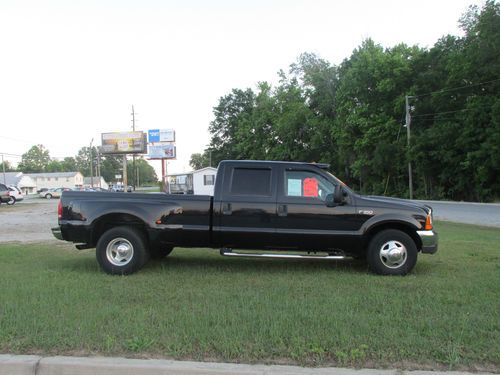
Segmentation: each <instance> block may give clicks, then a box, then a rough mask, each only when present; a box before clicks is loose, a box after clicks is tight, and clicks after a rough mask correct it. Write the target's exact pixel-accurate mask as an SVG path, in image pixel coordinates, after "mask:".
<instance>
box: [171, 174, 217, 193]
mask: <svg viewBox="0 0 500 375" xmlns="http://www.w3.org/2000/svg"><path fill="white" fill-rule="evenodd" d="M216 174H217V168H213V167H206V168H202V169H198V170H196V171H192V172H187V173H176V174H170V175H168V176H167V181H168V188H169V192H170V193H171V194H196V195H214V185H215V176H216Z"/></svg>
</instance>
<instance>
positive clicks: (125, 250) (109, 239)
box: [96, 226, 149, 275]
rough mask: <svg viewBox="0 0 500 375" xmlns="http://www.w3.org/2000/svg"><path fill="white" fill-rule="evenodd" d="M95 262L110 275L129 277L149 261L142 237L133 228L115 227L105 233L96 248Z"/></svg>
mask: <svg viewBox="0 0 500 375" xmlns="http://www.w3.org/2000/svg"><path fill="white" fill-rule="evenodd" d="M96 258H97V262H98V263H99V265H100V266H101V268H102V269H103V270H104V272H106V273H109V274H111V275H129V274H131V273H134V272H136V271H138V270H139V269H140V268H141V267H142V266H143V265H144V264H146V262H147V261H148V260H149V252H148V249H147V247H146V241H145V239H144V235H143V234H142V233H141V232H140V231H139V230H137V229H136V228H133V227H127V226H122V227H115V228H111V229H109V230H108V231H106V232H105V233H104V234H103V235H102V236H101V238H99V241H98V242H97V246H96Z"/></svg>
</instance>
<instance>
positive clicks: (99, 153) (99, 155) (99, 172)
mask: <svg viewBox="0 0 500 375" xmlns="http://www.w3.org/2000/svg"><path fill="white" fill-rule="evenodd" d="M97 177H98V178H99V189H100V188H101V180H102V177H101V148H100V147H99V146H98V147H97Z"/></svg>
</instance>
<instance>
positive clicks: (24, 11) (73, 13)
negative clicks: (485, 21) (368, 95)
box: [0, 0, 484, 177]
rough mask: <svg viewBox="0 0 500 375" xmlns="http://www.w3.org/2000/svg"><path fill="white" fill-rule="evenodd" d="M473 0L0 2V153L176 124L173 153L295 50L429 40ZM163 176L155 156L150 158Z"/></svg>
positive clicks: (328, 54)
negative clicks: (229, 99)
mask: <svg viewBox="0 0 500 375" xmlns="http://www.w3.org/2000/svg"><path fill="white" fill-rule="evenodd" d="M472 4H476V5H479V6H482V5H483V4H484V0H483V1H479V0H420V1H414V0H410V1H409V0H399V1H398V0H393V1H390V0H377V1H373V0H372V1H370V0H350V1H346V0H344V1H337V0H329V1H327V0H309V1H307V0H288V1H286V0H267V1H266V0H249V1H236V0H233V1H230V0H212V1H201V0H185V1H167V0H165V1H159V0H158V1H154V0H140V1H139V0H137V1H132V0H128V1H127V0H121V1H118V0H115V1H112V0H94V1H93V0H72V1H67V0H61V1H44V0H35V1H24V0H0V154H1V153H4V154H9V155H4V158H5V159H6V160H9V161H11V162H12V163H14V164H16V163H17V162H19V161H20V157H19V156H16V155H22V154H23V153H25V152H26V151H28V150H29V148H30V147H31V146H32V145H34V144H43V145H44V146H45V147H46V148H47V149H48V150H49V152H50V155H51V156H52V157H54V158H63V157H65V156H75V155H76V154H77V152H78V150H79V149H80V148H81V147H83V146H88V145H89V144H90V142H91V140H92V139H93V140H94V141H93V142H94V143H93V144H94V145H100V144H101V133H105V132H123V131H129V130H131V129H132V116H131V110H132V105H133V106H134V108H135V112H136V128H137V129H138V130H143V131H146V132H147V130H148V129H174V130H175V131H176V146H177V160H172V161H169V162H168V172H169V173H180V172H185V171H187V170H189V169H190V167H189V158H190V156H191V154H192V153H195V152H202V151H203V150H204V148H205V147H206V146H207V145H208V143H209V142H210V135H209V133H208V126H209V123H210V121H211V120H212V119H213V113H212V109H213V107H215V106H216V105H217V103H218V100H219V98H220V97H221V96H224V95H226V94H228V93H229V92H230V91H231V89H233V88H242V89H244V88H247V87H249V88H252V89H255V88H256V86H257V83H258V82H261V81H268V82H271V83H276V82H277V78H278V77H277V72H278V71H279V70H280V69H283V70H285V71H287V70H288V68H289V66H290V64H292V63H294V62H295V61H296V60H297V58H298V56H299V55H300V54H301V53H303V52H313V53H315V54H317V55H319V56H320V57H321V58H323V59H326V60H328V61H329V62H330V63H332V64H340V63H341V62H342V60H343V59H345V58H348V57H349V56H350V54H351V52H352V51H353V50H354V49H355V48H356V47H358V46H359V45H360V44H361V42H362V41H363V40H364V39H366V38H372V39H373V40H374V41H375V42H376V43H379V44H381V45H383V46H384V47H391V46H394V45H396V44H398V43H401V42H404V43H406V44H408V45H415V44H416V45H419V46H420V47H432V45H433V44H434V43H435V42H436V41H437V40H438V39H439V38H440V37H442V36H444V35H446V34H453V35H462V33H461V30H460V29H459V25H458V20H459V18H460V16H461V15H462V14H463V13H464V12H465V11H466V10H467V8H468V6H469V5H472ZM150 163H151V165H153V166H154V167H155V169H156V171H157V174H158V175H159V177H160V175H161V172H160V171H161V167H160V162H159V161H151V162H150Z"/></svg>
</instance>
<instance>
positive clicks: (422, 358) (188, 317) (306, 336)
mask: <svg viewBox="0 0 500 375" xmlns="http://www.w3.org/2000/svg"><path fill="white" fill-rule="evenodd" d="M437 229H438V231H439V233H440V249H439V252H438V253H437V254H435V255H434V256H430V255H422V256H420V257H419V260H418V264H417V267H416V269H415V271H414V272H413V273H412V274H411V275H408V276H406V277H380V276H375V275H372V274H369V273H368V272H367V270H366V266H364V265H363V264H362V263H356V262H353V261H343V262H340V261H339V262H320V261H310V262H300V261H283V260H269V259H267V260H245V259H233V258H223V257H220V256H219V255H218V253H217V252H216V251H210V250H201V249H200V250H197V249H196V250H189V249H176V250H175V251H174V252H173V253H172V254H171V256H170V257H168V258H167V259H165V260H163V261H157V262H150V263H149V264H148V265H147V266H146V267H145V268H144V269H143V270H142V271H141V272H139V273H137V274H135V275H132V276H127V277H118V276H115V277H113V276H108V275H106V274H104V273H102V272H101V271H100V270H99V268H98V266H97V263H96V261H95V257H94V252H93V251H92V250H86V251H80V252H79V251H76V250H73V249H72V247H71V246H70V245H65V244H63V243H60V244H41V245H17V244H8V245H1V246H0V353H43V354H56V353H57V354H66V355H94V354H100V355H122V356H123V355H124V356H130V357H138V358H147V357H152V358H158V357H161V358H176V359H194V360H215V361H231V362H247V363H253V362H260V363H263V362H264V363H287V364H291V363H294V364H300V365H309V366H319V365H321V366H324V365H338V366H369V367H387V366H397V367H402V368H445V369H448V368H450V369H451V368H453V369H482V370H490V371H498V370H499V369H500V340H499V339H498V338H499V337H500V318H499V312H500V289H499V286H500V247H499V246H500V245H499V244H500V230H499V229H494V228H482V227H474V226H468V225H459V224H451V223H438V224H437Z"/></svg>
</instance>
